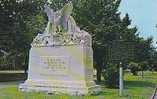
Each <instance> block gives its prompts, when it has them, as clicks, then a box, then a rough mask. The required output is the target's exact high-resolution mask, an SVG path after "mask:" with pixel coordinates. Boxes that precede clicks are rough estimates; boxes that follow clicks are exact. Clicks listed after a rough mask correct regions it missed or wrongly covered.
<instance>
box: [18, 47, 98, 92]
mask: <svg viewBox="0 0 157 99" xmlns="http://www.w3.org/2000/svg"><path fill="white" fill-rule="evenodd" d="M19 89H20V90H22V91H37V92H38V91H42V92H46V93H54V94H69V95H87V94H97V93H98V92H99V91H100V86H98V85H96V84H95V82H94V78H93V50H92V48H91V47H88V46H84V45H69V46H53V47H51V46H45V47H32V48H31V50H30V56H29V70H28V79H27V80H26V81H25V82H24V83H23V84H21V85H20V86H19Z"/></svg>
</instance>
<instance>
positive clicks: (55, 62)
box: [41, 56, 69, 72]
mask: <svg viewBox="0 0 157 99" xmlns="http://www.w3.org/2000/svg"><path fill="white" fill-rule="evenodd" d="M41 59H42V61H43V63H44V64H45V66H46V68H47V69H49V70H52V71H55V72H67V71H68V70H69V57H64V56H60V57H59V56H41Z"/></svg>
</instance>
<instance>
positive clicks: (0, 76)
mask: <svg viewBox="0 0 157 99" xmlns="http://www.w3.org/2000/svg"><path fill="white" fill-rule="evenodd" d="M26 78H27V75H26V74H25V73H8V74H7V73H0V82H9V81H23V80H26Z"/></svg>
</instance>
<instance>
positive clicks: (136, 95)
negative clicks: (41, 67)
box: [0, 72, 157, 99]
mask: <svg viewBox="0 0 157 99" xmlns="http://www.w3.org/2000/svg"><path fill="white" fill-rule="evenodd" d="M156 84H157V72H156V73H155V72H154V73H151V72H145V75H144V78H142V77H141V76H132V75H131V74H128V73H127V74H125V90H124V92H125V93H124V96H123V97H119V96H118V89H109V88H106V87H105V86H104V85H102V92H101V94H100V95H98V96H82V97H81V96H80V97H79V96H57V95H46V94H43V93H24V92H19V91H18V89H17V86H16V85H14V86H13V85H10V86H8V87H7V88H2V89H0V99H149V98H150V97H151V95H152V93H153V91H154V89H155V87H156Z"/></svg>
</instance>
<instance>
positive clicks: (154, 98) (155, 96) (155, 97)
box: [152, 88, 157, 99]
mask: <svg viewBox="0 0 157 99" xmlns="http://www.w3.org/2000/svg"><path fill="white" fill-rule="evenodd" d="M152 99H157V88H156V90H155V92H154V94H153V96H152Z"/></svg>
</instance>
